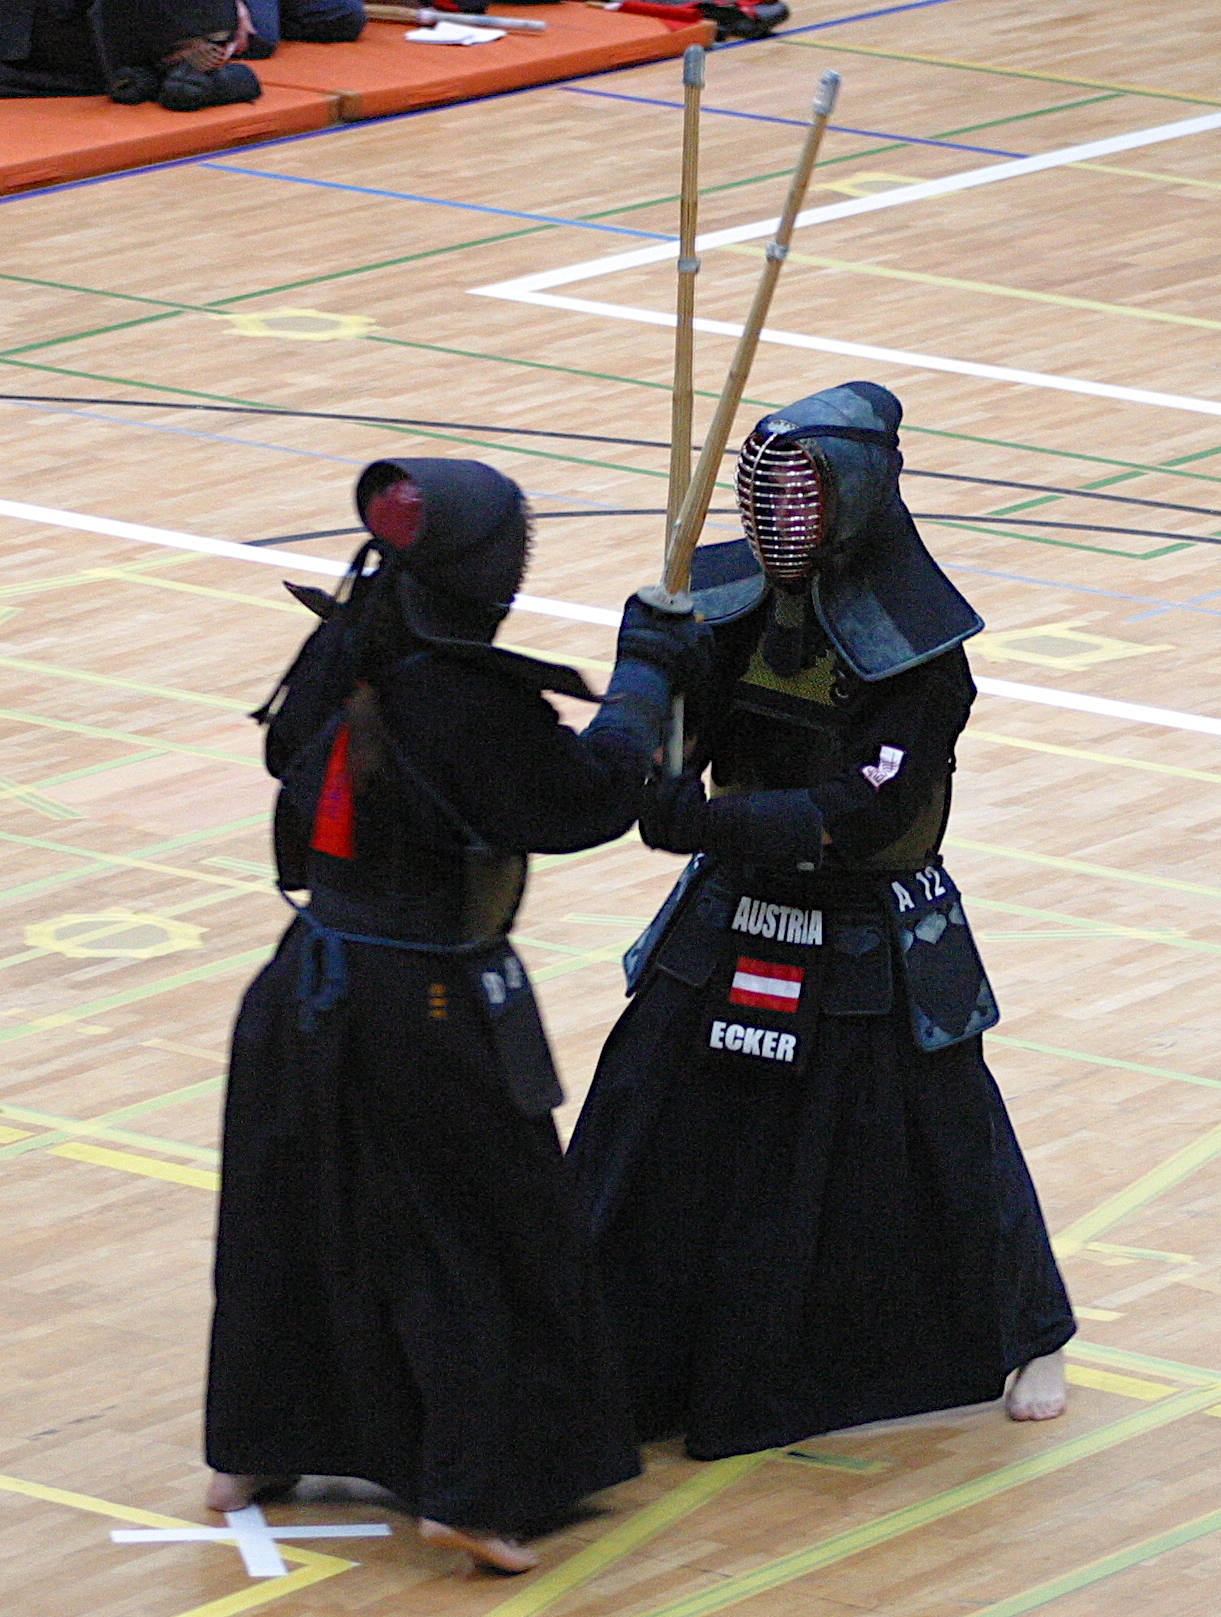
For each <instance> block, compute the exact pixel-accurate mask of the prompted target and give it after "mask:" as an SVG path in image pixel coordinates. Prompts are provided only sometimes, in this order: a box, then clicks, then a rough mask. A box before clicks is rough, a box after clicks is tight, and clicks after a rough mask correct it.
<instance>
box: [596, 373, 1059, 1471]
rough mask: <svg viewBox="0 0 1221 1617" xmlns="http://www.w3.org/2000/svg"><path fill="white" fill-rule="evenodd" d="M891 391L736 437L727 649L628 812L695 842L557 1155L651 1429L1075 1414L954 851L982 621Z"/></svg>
mask: <svg viewBox="0 0 1221 1617" xmlns="http://www.w3.org/2000/svg"><path fill="white" fill-rule="evenodd" d="M901 415H902V411H901V407H900V404H899V401H898V400H897V399H896V398H895V397H894V396H893V394H891V393H889V392H888V391H887V390H886V389H885V388H882V387H879V386H876V385H874V384H872V383H869V382H850V383H848V384H846V385H843V386H840V387H833V388H828V389H826V390H825V391H823V392H820V393H815V394H813V395H811V396H810V397H808V398H804V399H801V400H799V401H798V402H797V403H796V404H793V405H792V406H790V407H789V408H788V409H785V410H781V411H777V412H776V413H774V414H772V415H769V416H766V417H765V418H764V419H763V420H762V421H761V422H760V423H759V424H758V426H757V427H756V428H755V430H754V431H753V432H752V433H751V434H750V436H749V438H748V439H747V441H746V443H745V445H744V446H743V449H742V451H741V454H740V456H739V461H738V468H737V493H738V504H739V508H740V511H741V516H742V521H743V525H744V528H745V533H746V537H745V539H744V540H737V541H734V542H731V543H728V544H715V545H707V546H701V547H700V548H699V549H697V551H696V553H695V561H694V568H693V578H692V589H693V592H694V596H695V601H696V606H697V609H698V610H700V611H702V612H703V613H704V615H705V616H706V618H707V620H708V621H709V623H710V624H711V625H712V626H713V629H714V632H715V647H716V649H715V674H714V677H713V679H712V681H711V682H710V684H709V685H708V686H706V687H704V688H703V689H702V690H700V691H696V692H693V693H692V694H691V695H690V696H689V697H688V705H687V724H688V730H687V736H688V746H689V748H690V751H689V753H688V766H687V768H686V770H685V772H684V773H682V774H680V775H677V776H669V777H663V778H658V779H656V780H655V781H654V782H653V783H652V785H651V786H650V788H649V791H648V793H647V794H646V802H645V807H644V809H643V811H642V813H641V817H640V828H641V835H642V836H643V838H644V840H645V842H646V843H648V844H649V846H650V847H654V848H661V849H666V850H669V851H670V852H673V853H683V854H691V855H693V858H692V859H691V861H690V863H689V864H688V865H687V867H686V869H685V870H684V872H683V873H682V875H681V877H680V879H679V881H678V884H677V886H676V887H675V889H674V891H673V892H672V893H671V895H670V897H669V898H668V899H667V901H666V903H665V904H664V905H663V907H662V909H661V911H660V912H659V913H658V915H657V917H656V918H655V920H654V921H653V923H652V924H651V926H650V927H649V928H648V930H647V931H646V932H645V934H644V936H643V937H642V938H641V939H640V940H639V942H638V943H637V944H636V945H635V946H634V947H633V949H632V950H630V951H629V953H628V956H627V957H626V959H625V966H626V967H627V970H628V981H629V990H628V991H629V993H630V994H631V995H632V1002H631V1004H630V1005H629V1007H628V1008H627V1010H626V1011H625V1012H624V1014H623V1016H622V1017H621V1018H620V1020H619V1022H618V1024H617V1025H616V1026H615V1028H614V1029H613V1031H612V1032H611V1035H610V1038H609V1040H608V1041H607V1044H606V1047H605V1049H604V1050H603V1053H602V1057H601V1060H600V1062H599V1065H598V1069H597V1072H596V1075H595V1078H594V1082H593V1086H592V1089H591V1091H590V1094H589V1097H588V1100H587V1101H586V1104H585V1107H584V1109H583V1111H582V1114H581V1117H580V1120H579V1122H578V1125H577V1130H576V1133H575V1135H574V1139H573V1143H572V1145H571V1147H570V1151H569V1161H570V1162H571V1163H572V1165H573V1168H574V1172H575V1175H576V1179H577V1182H578V1186H579V1190H580V1193H581V1196H582V1202H583V1205H584V1207H585V1210H586V1216H587V1218H588V1220H589V1224H590V1228H591V1230H592V1233H593V1236H594V1240H595V1246H596V1249H597V1252H598V1257H599V1262H600V1267H601V1272H602V1275H603V1279H604V1283H605V1284H606V1286H607V1289H608V1294H609V1298H610V1301H611V1305H612V1308H613V1310H614V1312H615V1316H616V1325H617V1329H618V1332H619V1340H620V1344H621V1347H622V1348H623V1350H624V1352H625V1355H626V1359H627V1363H628V1369H629V1376H630V1380H631V1387H632V1396H633V1401H634V1409H635V1414H636V1418H637V1423H638V1430H639V1432H640V1435H641V1436H642V1438H656V1437H661V1436H670V1435H676V1434H682V1435H684V1436H685V1438H686V1442H687V1448H688V1451H689V1453H691V1454H692V1455H693V1456H694V1457H696V1458H698V1459H714V1458H718V1457H721V1456H724V1455H729V1454H737V1453H746V1452H750V1451H754V1450H758V1449H764V1448H771V1447H773V1446H776V1445H779V1444H784V1443H790V1442H794V1441H797V1440H800V1439H802V1438H805V1437H809V1436H810V1435H812V1434H814V1433H817V1432H825V1431H831V1430H835V1429H837V1428H840V1427H845V1426H852V1425H856V1424H860V1423H862V1422H865V1421H873V1420H879V1419H886V1418H889V1417H895V1416H902V1415H910V1414H914V1413H916V1412H920V1411H927V1410H934V1409H944V1408H949V1407H953V1406H956V1405H960V1404H970V1403H976V1402H982V1401H985V1400H990V1399H996V1398H999V1397H1001V1395H1002V1393H1005V1396H1006V1408H1007V1410H1008V1413H1009V1414H1010V1415H1011V1416H1012V1417H1014V1418H1015V1419H1019V1420H1026V1419H1035V1420H1037V1419H1046V1418H1048V1417H1050V1416H1054V1415H1058V1414H1060V1413H1061V1412H1062V1410H1063V1408H1064V1373H1063V1365H1062V1356H1061V1354H1060V1351H1059V1350H1060V1349H1061V1348H1062V1347H1063V1345H1064V1343H1065V1342H1066V1341H1067V1340H1068V1338H1069V1337H1070V1336H1071V1335H1072V1333H1073V1330H1074V1324H1073V1318H1072V1313H1071V1310H1070V1307H1069V1303H1068V1298H1067V1296H1066V1294H1065V1290H1064V1286H1063V1284H1062V1282H1061V1279H1060V1275H1059V1273H1058V1271H1057V1268H1056V1264H1055V1261H1054V1259H1053V1257H1052V1253H1051V1249H1050V1246H1049V1243H1048V1238H1047V1231H1046V1228H1045V1225H1044V1222H1043V1217H1042V1214H1041V1212H1040V1210H1039V1205H1038V1201H1037V1198H1036V1195H1035V1192H1034V1188H1033V1186H1032V1184H1031V1181H1030V1177H1029V1174H1028V1172H1027V1169H1026V1165H1025V1163H1024V1161H1023V1159H1022V1155H1021V1152H1020V1149H1019V1147H1018V1144H1017V1141H1016V1139H1015V1138H1014V1134H1013V1130H1012V1127H1011V1126H1010V1122H1009V1118H1008V1116H1007V1114H1006V1111H1005V1106H1004V1103H1003V1101H1002V1099H1001V1096H1000V1094H999V1092H998V1090H997V1087H996V1084H995V1083H994V1081H993V1079H992V1077H991V1075H990V1073H989V1072H988V1069H987V1067H986V1066H985V1064H984V1058H983V1053H982V1048H981V1037H980V1035H981V1034H982V1032H983V1031H984V1030H985V1029H986V1028H989V1027H991V1026H993V1024H994V1023H995V1022H996V1021H997V1019H998V1012H997V1008H996V1004H995V1001H994V999H993V995H992V990H991V988H990V987H989V985H988V981H987V978H986V976H985V975H984V971H983V967H982V965H981V962H980V960H979V956H978V954H977V952H976V949H975V946H974V943H973V940H972V937H971V933H970V930H969V928H968V926H967V921H966V917H965V916H964V914H963V908H962V901H961V899H960V897H959V894H958V890H957V888H956V887H955V885H954V882H953V881H952V879H951V877H950V875H949V873H948V871H947V870H946V868H945V866H944V865H943V863H942V860H941V854H940V851H939V849H940V846H941V841H942V837H943V834H944V831H945V826H946V820H947V816H948V811H949V803H950V777H951V774H952V771H953V767H954V763H953V760H954V745H955V741H956V739H957V737H958V735H959V733H960V732H961V730H962V729H963V726H964V725H965V723H966V720H967V714H968V711H969V709H970V706H971V702H972V699H973V697H974V695H975V687H974V685H973V683H972V680H971V675H970V672H969V670H968V666H967V660H966V656H965V654H964V652H963V650H962V642H963V641H964V640H966V639H967V638H968V637H969V636H971V635H973V634H975V633H976V632H977V631H978V630H979V629H981V628H982V627H983V624H982V622H981V620H980V619H979V618H978V617H977V616H976V614H975V613H974V611H973V610H972V609H971V607H970V606H969V604H968V603H967V602H966V601H965V600H964V599H963V598H962V596H961V595H960V594H959V593H958V592H957V590H956V589H955V588H954V587H953V586H952V585H951V583H950V582H949V580H948V579H947V578H946V577H945V575H944V574H943V573H942V572H941V571H940V569H939V568H938V567H937V566H936V564H935V563H934V561H933V559H932V557H931V556H930V555H929V553H928V552H927V550H926V549H925V548H924V545H923V543H922V542H921V540H920V537H919V535H918V533H917V532H916V529H915V526H914V525H913V523H912V520H911V517H910V515H909V513H908V511H907V509H906V507H905V506H904V504H903V501H902V499H901V498H900V496H899V486H898V478H899V470H900V467H901V464H902V461H901V457H900V454H899V449H898V431H897V429H898V425H899V421H900V419H901ZM706 769H708V770H710V776H711V789H710V790H709V789H707V788H706V786H705V783H704V778H703V777H704V772H705V770H706ZM1007 1381H1008V1390H1007V1392H1006V1384H1007Z"/></svg>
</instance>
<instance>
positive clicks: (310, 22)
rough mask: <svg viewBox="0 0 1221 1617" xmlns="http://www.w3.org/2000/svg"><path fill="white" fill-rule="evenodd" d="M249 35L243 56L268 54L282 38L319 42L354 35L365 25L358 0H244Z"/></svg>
mask: <svg viewBox="0 0 1221 1617" xmlns="http://www.w3.org/2000/svg"><path fill="white" fill-rule="evenodd" d="M243 9H244V10H246V11H247V13H248V16H249V20H250V29H251V38H250V43H249V45H248V46H247V47H246V50H245V51H244V52H242V53H239V54H244V55H245V56H247V57H255V58H258V57H264V56H270V55H271V53H272V51H273V50H275V48H276V46H277V45H278V44H279V43H280V41H281V40H282V39H308V40H312V41H313V42H314V43H315V44H319V45H333V44H342V43H344V42H345V41H347V40H352V39H356V38H357V37H358V36H359V34H360V31H361V29H362V28H363V27H364V26H365V8H364V6H363V4H362V3H361V0H245V6H244V7H243Z"/></svg>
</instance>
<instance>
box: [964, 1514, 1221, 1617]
mask: <svg viewBox="0 0 1221 1617" xmlns="http://www.w3.org/2000/svg"><path fill="white" fill-rule="evenodd" d="M1218 1531H1221V1510H1213V1511H1209V1513H1208V1514H1207V1515H1206V1516H1197V1517H1196V1518H1195V1519H1194V1520H1193V1521H1189V1522H1182V1523H1180V1525H1179V1526H1177V1527H1170V1528H1167V1529H1166V1530H1165V1531H1164V1532H1161V1533H1154V1534H1153V1536H1152V1537H1151V1538H1145V1539H1141V1540H1140V1542H1139V1543H1137V1544H1129V1545H1126V1546H1125V1547H1124V1548H1123V1549H1122V1550H1115V1551H1114V1552H1113V1553H1112V1554H1110V1555H1104V1556H1101V1557H1100V1558H1099V1559H1098V1560H1096V1561H1087V1562H1086V1563H1085V1564H1084V1565H1083V1566H1078V1567H1074V1568H1073V1569H1072V1571H1071V1572H1065V1573H1062V1574H1061V1575H1060V1577H1058V1578H1049V1579H1048V1580H1047V1582H1046V1583H1040V1584H1038V1585H1037V1586H1036V1587H1035V1588H1033V1589H1026V1590H1024V1591H1023V1592H1022V1593H1021V1594H1018V1595H1010V1597H1009V1598H1008V1599H1007V1600H997V1601H995V1602H993V1603H992V1604H991V1605H988V1606H978V1607H976V1609H975V1610H974V1611H972V1612H969V1613H966V1614H964V1617H1022V1613H1024V1612H1028V1611H1037V1610H1038V1609H1039V1608H1040V1607H1041V1606H1050V1605H1051V1603H1052V1601H1054V1600H1060V1599H1062V1598H1063V1597H1064V1596H1065V1595H1072V1594H1077V1593H1078V1592H1079V1591H1080V1590H1082V1589H1089V1588H1092V1587H1093V1585H1094V1584H1096V1583H1101V1582H1102V1580H1103V1579H1104V1578H1110V1577H1114V1575H1115V1574H1116V1573H1117V1572H1127V1571H1129V1570H1130V1569H1131V1568H1132V1567H1135V1566H1140V1565H1141V1564H1142V1563H1143V1562H1146V1561H1151V1560H1153V1559H1154V1557H1156V1556H1159V1555H1165V1554H1167V1553H1168V1552H1169V1551H1170V1550H1177V1549H1179V1548H1180V1547H1181V1546H1182V1545H1184V1544H1192V1543H1194V1542H1195V1541H1196V1539H1198V1538H1204V1537H1206V1536H1207V1535H1208V1534H1210V1533H1216V1532H1218Z"/></svg>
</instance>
